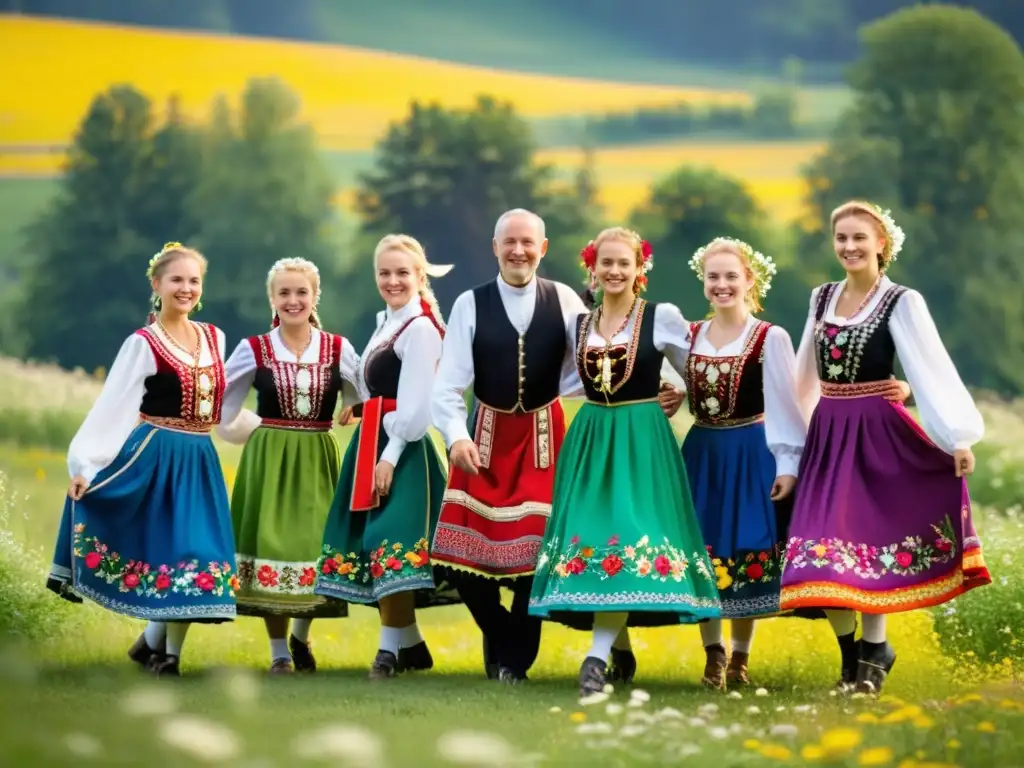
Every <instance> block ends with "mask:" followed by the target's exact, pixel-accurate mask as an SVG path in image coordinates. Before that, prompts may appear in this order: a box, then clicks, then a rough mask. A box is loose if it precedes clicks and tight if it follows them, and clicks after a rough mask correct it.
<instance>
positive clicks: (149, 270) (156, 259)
mask: <svg viewBox="0 0 1024 768" xmlns="http://www.w3.org/2000/svg"><path fill="white" fill-rule="evenodd" d="M184 247H185V246H184V245H182V244H181V243H164V247H163V248H161V249H160V253H157V254H155V255H154V256H153V258H151V259H150V260H149V266H148V267H146V277H148V278H149V279H150V280H152V279H153V270H154V269H156V265H157V264H158V263H160V257H161V256H163V255H164V254H165V253H167V252H168V251H173V250H175V249H176V248H184Z"/></svg>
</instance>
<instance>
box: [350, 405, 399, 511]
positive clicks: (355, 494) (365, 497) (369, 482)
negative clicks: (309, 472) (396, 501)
mask: <svg viewBox="0 0 1024 768" xmlns="http://www.w3.org/2000/svg"><path fill="white" fill-rule="evenodd" d="M361 405H362V409H361V410H362V414H361V417H362V424H360V426H359V442H358V444H357V445H356V472H355V478H354V479H353V482H352V499H351V502H350V504H349V509H351V510H352V511H353V512H369V511H370V510H373V509H376V508H377V507H379V506H380V495H379V494H378V493H377V483H376V481H375V479H374V472H375V470H376V469H377V447H378V445H379V443H380V430H381V428H382V425H383V421H384V415H385V414H387V413H393V412H394V410H395V409H396V408H397V406H398V401H397V400H393V399H391V398H384V397H374V398H371V399H369V400H367V401H366V402H364V403H362V404H361Z"/></svg>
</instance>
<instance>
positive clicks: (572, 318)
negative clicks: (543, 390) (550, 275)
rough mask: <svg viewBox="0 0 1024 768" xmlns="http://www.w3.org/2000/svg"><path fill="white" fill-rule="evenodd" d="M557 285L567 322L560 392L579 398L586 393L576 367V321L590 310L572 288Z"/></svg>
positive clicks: (564, 318)
mask: <svg viewBox="0 0 1024 768" xmlns="http://www.w3.org/2000/svg"><path fill="white" fill-rule="evenodd" d="M555 286H556V288H557V290H558V303H559V304H560V305H561V307H562V322H563V323H564V324H565V357H564V358H563V359H562V374H561V378H560V381H559V386H558V394H559V395H560V396H561V397H565V398H569V399H572V398H579V397H583V396H584V395H585V394H586V393H585V391H584V389H583V381H582V380H581V379H580V372H579V370H578V369H577V368H576V323H577V321H578V320H579V317H580V315H585V314H587V313H588V312H589V311H590V310H588V309H587V305H586V304H584V303H583V299H582V298H580V295H579V294H578V293H576V292H575V291H574V290H573V289H572V288H570V287H569V286H567V285H563V284H562V283H555Z"/></svg>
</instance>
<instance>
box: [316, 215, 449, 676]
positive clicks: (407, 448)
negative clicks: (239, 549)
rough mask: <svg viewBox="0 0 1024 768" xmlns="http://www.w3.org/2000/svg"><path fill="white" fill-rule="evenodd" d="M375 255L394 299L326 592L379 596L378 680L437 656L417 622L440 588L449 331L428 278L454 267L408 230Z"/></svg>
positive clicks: (332, 522)
mask: <svg viewBox="0 0 1024 768" xmlns="http://www.w3.org/2000/svg"><path fill="white" fill-rule="evenodd" d="M373 264H374V271H375V273H376V276H377V289H378V290H379V291H380V295H381V297H382V298H383V299H384V302H385V304H386V305H387V308H386V309H385V310H384V311H383V312H381V313H379V315H378V322H377V330H376V331H375V332H374V334H373V336H372V337H371V338H370V341H369V343H368V344H367V346H366V349H365V351H364V352H363V355H362V358H361V365H360V376H359V380H360V387H361V390H362V391H361V394H362V396H363V399H364V402H363V403H362V404H361V406H359V408H360V416H361V422H360V424H359V428H358V429H357V430H356V432H355V434H354V435H353V437H352V441H351V442H350V443H349V445H348V449H347V450H346V451H345V459H344V462H343V464H342V467H341V479H340V480H339V482H338V486H337V491H336V492H335V495H334V503H333V504H332V505H331V508H330V514H329V516H328V520H327V526H326V529H325V531H324V536H323V547H322V551H321V555H320V559H319V561H318V562H317V571H318V576H317V583H316V593H317V594H320V595H325V596H327V597H332V598H335V599H339V600H347V601H349V602H354V603H364V604H377V605H378V607H379V609H380V620H381V632H380V642H379V644H378V651H377V656H376V658H375V659H374V660H373V664H372V665H371V667H370V678H371V679H374V680H377V679H385V678H389V677H393V676H394V675H395V674H397V673H398V672H402V671H405V670H407V669H409V670H414V669H430V668H431V667H432V666H433V659H432V658H431V655H430V651H429V649H428V648H427V645H426V643H425V642H424V641H423V638H422V637H421V635H420V631H419V628H418V626H417V625H416V602H417V600H416V598H417V593H418V592H421V591H427V592H430V593H432V592H434V590H435V588H436V586H435V582H434V577H433V571H432V567H431V562H430V551H429V550H430V545H429V542H430V540H431V537H432V536H433V532H434V527H435V525H436V524H437V517H438V514H439V512H440V509H441V498H442V496H443V495H444V489H445V482H446V478H445V473H444V469H443V468H442V466H441V462H440V460H439V458H438V455H437V450H436V448H435V447H434V442H433V440H432V439H431V438H430V436H429V435H427V430H428V429H429V427H430V395H431V390H432V388H433V382H434V376H435V374H436V371H437V363H438V360H439V359H440V357H441V339H442V338H443V336H444V323H443V321H442V319H441V312H440V310H439V309H438V306H437V301H436V299H435V298H434V292H433V291H432V290H431V288H430V282H429V279H428V278H429V277H440V276H442V275H445V274H447V273H448V272H449V271H450V270H451V267H450V266H441V265H434V264H430V263H428V262H427V257H426V254H425V253H424V251H423V247H422V246H421V245H420V244H419V242H417V241H416V240H415V239H413V238H412V237H409V236H408V235H387V236H386V237H384V238H383V239H382V240H381V241H380V242H379V243H378V244H377V248H376V249H375V251H374V254H373ZM424 602H426V603H427V604H429V600H424Z"/></svg>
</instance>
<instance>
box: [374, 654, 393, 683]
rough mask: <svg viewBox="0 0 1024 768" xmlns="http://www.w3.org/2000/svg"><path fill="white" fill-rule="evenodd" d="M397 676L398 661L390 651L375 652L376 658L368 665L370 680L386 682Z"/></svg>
mask: <svg viewBox="0 0 1024 768" xmlns="http://www.w3.org/2000/svg"><path fill="white" fill-rule="evenodd" d="M397 674H398V659H397V658H395V654H393V653H392V652H391V651H383V650H380V651H377V656H376V658H374V660H373V664H371V665H370V679H371V680H387V679H388V678H389V677H394V676H395V675H397Z"/></svg>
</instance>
